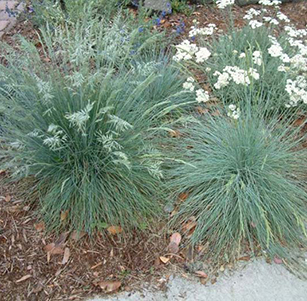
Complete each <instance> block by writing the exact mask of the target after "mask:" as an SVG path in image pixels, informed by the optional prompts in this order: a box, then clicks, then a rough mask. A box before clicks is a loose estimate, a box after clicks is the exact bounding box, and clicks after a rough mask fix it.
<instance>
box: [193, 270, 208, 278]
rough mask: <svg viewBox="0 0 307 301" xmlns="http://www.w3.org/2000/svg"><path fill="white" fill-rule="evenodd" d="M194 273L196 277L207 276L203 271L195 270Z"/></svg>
mask: <svg viewBox="0 0 307 301" xmlns="http://www.w3.org/2000/svg"><path fill="white" fill-rule="evenodd" d="M195 274H196V276H197V277H200V278H208V275H207V274H206V273H205V272H203V271H196V272H195Z"/></svg>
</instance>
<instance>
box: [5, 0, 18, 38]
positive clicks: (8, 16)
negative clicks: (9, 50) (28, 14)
mask: <svg viewBox="0 0 307 301" xmlns="http://www.w3.org/2000/svg"><path fill="white" fill-rule="evenodd" d="M23 9H24V3H23V2H21V1H15V0H0V39H1V37H2V36H3V34H4V33H5V32H6V31H8V30H10V29H11V28H12V27H13V26H14V25H15V24H16V21H17V17H18V15H19V13H20V12H21V11H23Z"/></svg>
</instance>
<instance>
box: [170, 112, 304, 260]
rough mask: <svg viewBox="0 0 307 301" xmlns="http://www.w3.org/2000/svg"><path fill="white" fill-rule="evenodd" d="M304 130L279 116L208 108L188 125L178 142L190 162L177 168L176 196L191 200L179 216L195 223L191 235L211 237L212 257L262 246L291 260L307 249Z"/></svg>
mask: <svg viewBox="0 0 307 301" xmlns="http://www.w3.org/2000/svg"><path fill="white" fill-rule="evenodd" d="M299 130H300V129H295V130H294V129H293V127H291V126H290V125H289V124H283V123H281V122H279V121H277V120H276V119H275V120H273V121H270V122H269V123H268V122H266V121H264V120H262V119H261V118H251V117H249V118H244V117H240V119H239V120H233V119H231V118H222V117H217V118H212V117H208V114H207V115H206V117H205V118H204V119H203V120H201V121H195V122H193V123H192V124H190V125H189V126H187V127H186V129H185V130H182V135H183V136H184V138H181V139H178V140H177V141H178V145H177V146H176V147H175V150H176V152H181V153H182V151H183V150H184V154H183V157H184V160H185V162H187V163H186V164H177V163H173V164H174V165H172V166H171V168H170V169H169V174H170V177H171V181H170V186H171V188H173V189H174V190H175V191H176V198H175V199H177V198H178V195H179V196H180V195H185V198H186V199H185V200H184V201H183V202H182V203H181V204H180V207H179V211H178V213H177V214H176V216H175V219H174V221H173V222H174V223H175V224H176V225H177V226H179V227H182V231H184V229H186V228H189V227H186V225H187V223H188V222H189V221H190V220H191V219H192V220H193V221H195V223H196V228H195V230H194V232H193V234H192V235H191V241H192V242H193V243H194V244H198V243H207V244H208V246H209V252H208V254H209V255H210V256H211V257H212V256H213V257H216V258H217V257H219V258H220V257H221V256H222V257H223V258H224V259H226V260H231V259H234V258H236V257H237V256H239V255H242V253H243V252H245V251H246V250H248V249H251V250H259V247H260V248H261V250H262V251H265V252H266V253H267V254H269V255H270V256H272V257H273V256H280V257H283V258H285V256H287V255H289V252H288V251H289V249H291V248H295V247H301V246H302V244H303V243H304V241H305V238H306V231H305V225H306V220H307V207H306V200H307V194H306V159H307V156H306V149H304V148H302V147H300V144H301V141H302V137H301V138H298V136H299ZM177 193H178V194H177ZM190 223H191V222H190ZM190 234H191V233H190Z"/></svg>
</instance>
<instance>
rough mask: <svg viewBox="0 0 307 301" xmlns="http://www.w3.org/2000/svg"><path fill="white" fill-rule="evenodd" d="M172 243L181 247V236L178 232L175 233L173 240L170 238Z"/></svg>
mask: <svg viewBox="0 0 307 301" xmlns="http://www.w3.org/2000/svg"><path fill="white" fill-rule="evenodd" d="M170 241H171V242H174V243H175V244H176V245H178V246H179V244H180V242H181V235H180V233H178V232H176V233H173V234H172V236H171V238H170Z"/></svg>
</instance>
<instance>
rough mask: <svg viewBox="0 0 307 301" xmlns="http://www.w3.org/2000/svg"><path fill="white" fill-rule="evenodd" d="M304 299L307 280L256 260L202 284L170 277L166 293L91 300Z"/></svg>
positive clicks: (198, 300)
mask: <svg viewBox="0 0 307 301" xmlns="http://www.w3.org/2000/svg"><path fill="white" fill-rule="evenodd" d="M103 300H104V301H105V300H107V301H306V300H307V281H303V280H300V279H298V278H297V277H295V276H294V275H293V274H291V273H289V272H288V271H287V270H286V269H285V268H284V267H283V266H282V265H276V264H272V265H269V264H267V263H266V262H265V261H263V260H257V261H255V262H252V263H248V264H247V265H246V266H244V267H243V266H242V267H241V268H239V269H238V270H237V271H235V272H234V273H233V275H227V273H225V274H224V275H223V276H221V277H220V278H218V282H217V283H215V284H213V285H212V284H210V285H202V284H200V283H199V281H197V280H194V281H191V280H187V279H184V278H181V277H173V278H172V279H171V280H170V281H169V283H168V285H167V291H166V292H159V291H154V290H151V289H144V291H143V292H141V293H139V292H135V293H132V294H131V293H122V294H119V295H117V296H115V295H113V296H110V297H100V298H99V297H97V298H94V299H91V301H103Z"/></svg>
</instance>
